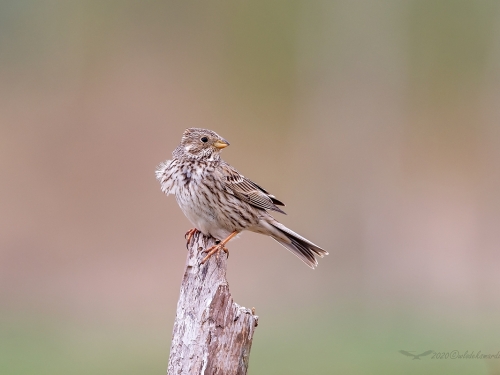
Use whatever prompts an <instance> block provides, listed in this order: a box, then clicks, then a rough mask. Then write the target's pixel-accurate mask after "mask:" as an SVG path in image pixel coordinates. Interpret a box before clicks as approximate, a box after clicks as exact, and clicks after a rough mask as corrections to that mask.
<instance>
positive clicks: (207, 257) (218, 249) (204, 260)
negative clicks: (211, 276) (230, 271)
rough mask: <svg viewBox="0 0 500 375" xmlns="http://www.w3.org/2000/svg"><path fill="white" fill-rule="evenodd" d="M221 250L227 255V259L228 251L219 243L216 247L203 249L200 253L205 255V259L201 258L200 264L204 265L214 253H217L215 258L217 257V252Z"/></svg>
mask: <svg viewBox="0 0 500 375" xmlns="http://www.w3.org/2000/svg"><path fill="white" fill-rule="evenodd" d="M221 250H222V251H224V252H225V253H226V254H227V257H228V258H229V250H228V249H226V247H225V246H224V244H223V243H219V244H217V245H214V246H212V247H209V248H208V249H205V250H203V251H202V252H203V253H207V255H206V256H205V258H203V260H202V261H201V264H204V263H205V262H206V261H207V260H208V259H210V257H211V256H212V255H214V254H215V253H217V256H218V252H219V251H221Z"/></svg>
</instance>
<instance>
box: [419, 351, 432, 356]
mask: <svg viewBox="0 0 500 375" xmlns="http://www.w3.org/2000/svg"><path fill="white" fill-rule="evenodd" d="M431 353H434V350H427V351H426V352H423V353H422V354H419V355H418V357H423V356H426V355H429V354H431Z"/></svg>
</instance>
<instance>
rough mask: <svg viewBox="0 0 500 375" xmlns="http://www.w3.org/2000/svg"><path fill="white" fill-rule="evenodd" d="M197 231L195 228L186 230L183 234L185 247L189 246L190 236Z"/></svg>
mask: <svg viewBox="0 0 500 375" xmlns="http://www.w3.org/2000/svg"><path fill="white" fill-rule="evenodd" d="M198 232H199V230H198V229H196V228H193V229H190V230H188V231H187V232H186V234H185V235H184V238H185V239H186V248H187V247H188V246H189V241H191V238H193V236H194V235H195V234H196V233H198Z"/></svg>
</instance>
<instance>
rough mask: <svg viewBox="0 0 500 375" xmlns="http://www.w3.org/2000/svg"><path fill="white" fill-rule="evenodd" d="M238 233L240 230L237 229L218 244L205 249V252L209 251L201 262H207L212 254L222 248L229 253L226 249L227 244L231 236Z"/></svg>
mask: <svg viewBox="0 0 500 375" xmlns="http://www.w3.org/2000/svg"><path fill="white" fill-rule="evenodd" d="M238 233H239V232H238V231H236V230H235V231H234V232H232V233H231V234H230V235H229V236H227V238H226V239H224V240H222V241H220V242H219V243H218V244H216V245H214V246H212V247H209V248H208V249H206V250H203V252H204V253H207V256H206V257H205V258H203V260H202V261H201V264H203V263H205V262H206V261H207V260H208V259H209V258H210V257H211V256H212V255H214V254H215V253H216V252H218V251H220V250H223V251H224V252H225V253H226V254H228V255H229V250H228V249H226V246H225V245H226V244H227V243H228V242H229V241H230V240H231V238H233V237H234V236H236V235H237V234H238Z"/></svg>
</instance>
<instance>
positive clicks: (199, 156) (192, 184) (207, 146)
mask: <svg viewBox="0 0 500 375" xmlns="http://www.w3.org/2000/svg"><path fill="white" fill-rule="evenodd" d="M227 146H229V142H228V141H226V140H225V139H224V138H222V137H220V136H219V135H218V134H217V133H215V132H213V131H211V130H207V129H199V128H190V129H186V130H185V131H184V134H183V135H182V139H181V143H180V145H179V146H178V147H177V148H176V149H175V150H174V152H173V153H172V156H173V159H172V160H167V161H166V162H164V163H161V164H160V165H159V166H158V168H157V169H156V178H157V180H158V181H159V182H160V185H161V189H162V191H163V192H164V193H165V194H167V195H168V194H175V198H176V199H177V203H178V204H179V206H180V208H181V210H182V212H184V215H186V217H187V218H188V219H189V221H191V223H192V224H193V225H194V226H195V228H194V229H191V230H190V231H188V232H187V233H186V237H187V243H188V244H189V241H190V240H191V237H192V235H193V234H194V233H196V232H197V231H200V232H202V233H203V234H205V235H210V236H212V237H214V238H215V239H216V240H218V242H217V244H216V245H214V246H212V247H211V248H209V249H205V250H204V251H205V252H206V253H207V255H206V257H205V258H204V259H203V261H202V263H205V262H206V261H207V259H208V258H209V257H210V256H212V255H213V254H214V253H216V252H218V251H220V250H223V251H225V252H226V253H227V252H228V250H227V249H226V247H225V246H226V244H227V243H228V242H229V240H231V238H233V237H234V236H236V235H237V234H239V233H240V232H242V231H243V230H249V231H252V232H256V233H260V234H265V235H267V236H271V237H272V238H273V239H275V240H276V241H278V242H279V243H280V244H281V245H283V246H284V247H285V248H287V249H288V250H290V251H291V252H292V253H293V254H295V255H296V256H298V257H299V258H300V259H301V260H302V261H303V262H304V263H306V264H307V265H308V266H309V267H311V268H314V267H315V266H317V265H318V261H317V260H316V258H315V255H318V256H319V257H321V258H322V257H323V256H324V255H328V253H327V252H326V251H325V250H323V249H322V248H320V247H319V246H317V245H315V244H313V243H312V242H311V241H309V240H307V239H305V238H304V237H302V236H300V235H298V234H297V233H295V232H293V231H292V230H290V229H288V228H287V227H285V226H284V225H283V224H281V223H280V222H278V221H276V220H275V219H274V218H273V217H272V216H271V214H270V213H269V211H276V212H280V213H283V214H284V213H285V212H283V211H282V210H281V209H280V208H279V207H278V206H284V204H283V203H282V202H281V201H279V200H278V199H276V197H275V196H274V195H271V194H269V193H268V192H267V191H266V190H264V189H263V188H262V187H260V186H259V185H257V184H256V183H255V182H252V181H250V180H249V179H248V178H245V177H244V176H243V175H242V174H240V173H239V172H238V171H237V170H236V169H234V168H233V167H231V166H230V165H229V164H227V163H226V162H224V160H222V159H221V157H220V152H221V150H222V149H223V148H225V147H227Z"/></svg>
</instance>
